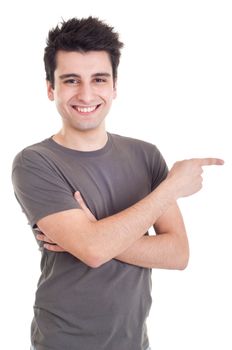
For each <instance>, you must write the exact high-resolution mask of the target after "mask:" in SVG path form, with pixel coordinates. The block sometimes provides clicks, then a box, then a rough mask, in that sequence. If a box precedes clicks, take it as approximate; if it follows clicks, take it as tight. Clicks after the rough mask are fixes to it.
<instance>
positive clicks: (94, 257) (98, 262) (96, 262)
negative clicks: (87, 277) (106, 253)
mask: <svg viewBox="0 0 232 350" xmlns="http://www.w3.org/2000/svg"><path fill="white" fill-rule="evenodd" d="M83 262H84V263H85V264H86V265H88V266H89V267H91V268H92V269H96V268H99V267H101V266H102V265H103V264H104V263H106V262H107V259H106V258H105V257H103V256H102V255H101V254H100V253H98V252H97V251H96V249H91V248H88V250H87V252H86V254H85V257H84V259H83Z"/></svg>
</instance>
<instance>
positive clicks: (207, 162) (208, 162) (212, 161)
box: [195, 158, 224, 166]
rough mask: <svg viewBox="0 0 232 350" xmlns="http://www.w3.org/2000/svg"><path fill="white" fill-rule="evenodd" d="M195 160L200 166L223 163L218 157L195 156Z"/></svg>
mask: <svg viewBox="0 0 232 350" xmlns="http://www.w3.org/2000/svg"><path fill="white" fill-rule="evenodd" d="M195 160H196V161H197V162H198V163H199V165H200V166H207V165H223V164H224V160H223V159H220V158H195Z"/></svg>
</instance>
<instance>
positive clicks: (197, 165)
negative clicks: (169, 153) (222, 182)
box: [166, 158, 224, 199]
mask: <svg viewBox="0 0 232 350" xmlns="http://www.w3.org/2000/svg"><path fill="white" fill-rule="evenodd" d="M223 164H224V161H223V160H222V159H218V158H193V159H188V160H182V161H179V162H176V163H175V164H174V165H173V167H172V168H171V170H170V172H169V174H168V176H167V179H166V180H167V181H169V183H170V182H171V183H172V186H173V191H174V197H175V199H178V198H180V197H187V196H190V195H192V194H194V193H196V192H198V191H199V190H200V189H201V188H202V181H203V178H202V173H203V169H202V167H203V166H208V165H223Z"/></svg>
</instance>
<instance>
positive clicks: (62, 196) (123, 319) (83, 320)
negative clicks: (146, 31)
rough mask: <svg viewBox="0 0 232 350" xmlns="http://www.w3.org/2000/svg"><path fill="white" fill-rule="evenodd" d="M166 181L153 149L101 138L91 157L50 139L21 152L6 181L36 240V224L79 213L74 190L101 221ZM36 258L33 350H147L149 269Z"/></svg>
mask: <svg viewBox="0 0 232 350" xmlns="http://www.w3.org/2000/svg"><path fill="white" fill-rule="evenodd" d="M166 175H167V166H166V163H165V161H164V159H163V157H162V155H161V154H160V152H159V151H158V149H157V148H156V147H155V146H154V145H151V144H149V143H147V142H143V141H139V140H135V139H131V138H127V137H122V136H119V135H114V134H110V133H108V141H107V143H106V145H105V146H104V147H103V148H102V149H100V150H97V151H93V152H81V151H76V150H72V149H69V148H66V147H63V146H61V145H59V144H57V143H56V142H55V141H53V139H52V138H49V139H46V140H44V141H42V142H40V143H38V144H35V145H32V146H30V147H27V148H26V149H24V150H23V151H22V152H20V153H19V154H18V155H17V156H16V158H15V160H14V163H13V173H12V179H13V185H14V190H15V195H16V198H17V200H18V201H19V203H20V205H21V207H22V209H23V211H24V213H25V214H26V216H27V219H28V221H29V224H30V225H31V227H32V229H33V231H34V233H36V231H35V229H36V223H37V222H38V220H39V219H41V218H43V217H45V216H47V215H49V214H52V213H55V212H59V211H63V210H68V209H73V208H78V207H79V206H78V203H77V202H76V200H75V199H74V197H73V194H74V192H75V191H77V190H79V191H80V193H81V194H82V196H83V198H84V200H85V202H86V204H87V206H88V207H89V208H90V210H91V212H92V213H93V214H94V215H95V216H96V218H97V219H101V218H104V217H107V216H109V215H113V214H115V213H118V212H119V211H121V210H123V209H125V208H127V207H129V206H131V205H133V204H134V203H136V202H137V201H138V200H140V199H142V198H143V197H145V196H146V195H147V194H148V193H150V192H151V191H152V190H153V189H154V188H155V187H156V186H158V185H159V184H160V182H161V181H162V180H164V178H165V177H166ZM38 244H39V245H41V243H40V242H38ZM41 248H42V247H41ZM41 253H42V257H41V276H40V279H39V282H38V288H37V291H36V298H35V305H34V319H33V322H32V329H31V339H32V344H33V345H34V346H35V347H36V350H144V349H146V348H147V347H148V344H149V342H148V337H147V331H146V318H147V316H148V314H149V310H150V306H151V270H150V269H145V268H140V267H137V266H133V265H130V264H126V263H123V262H120V261H118V260H116V259H112V260H111V261H109V262H107V263H105V264H103V265H102V266H101V267H99V268H90V267H89V266H87V265H86V264H84V263H83V262H81V261H80V260H78V259H77V258H75V257H74V256H72V255H71V254H69V253H54V252H50V251H47V250H46V249H43V248H42V249H41Z"/></svg>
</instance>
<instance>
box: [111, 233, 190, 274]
mask: <svg viewBox="0 0 232 350" xmlns="http://www.w3.org/2000/svg"><path fill="white" fill-rule="evenodd" d="M188 258H189V247H188V240H187V238H186V237H185V238H183V237H178V236H176V235H171V234H168V233H164V234H160V235H156V236H143V237H142V238H140V239H139V240H137V241H136V242H135V243H133V244H132V246H131V247H129V248H128V249H127V250H125V251H124V252H123V253H121V254H119V255H118V256H116V257H115V259H117V260H120V261H122V262H125V263H127V264H132V265H136V266H139V267H144V268H159V269H177V270H182V269H184V268H185V267H186V266H187V263H188Z"/></svg>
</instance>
